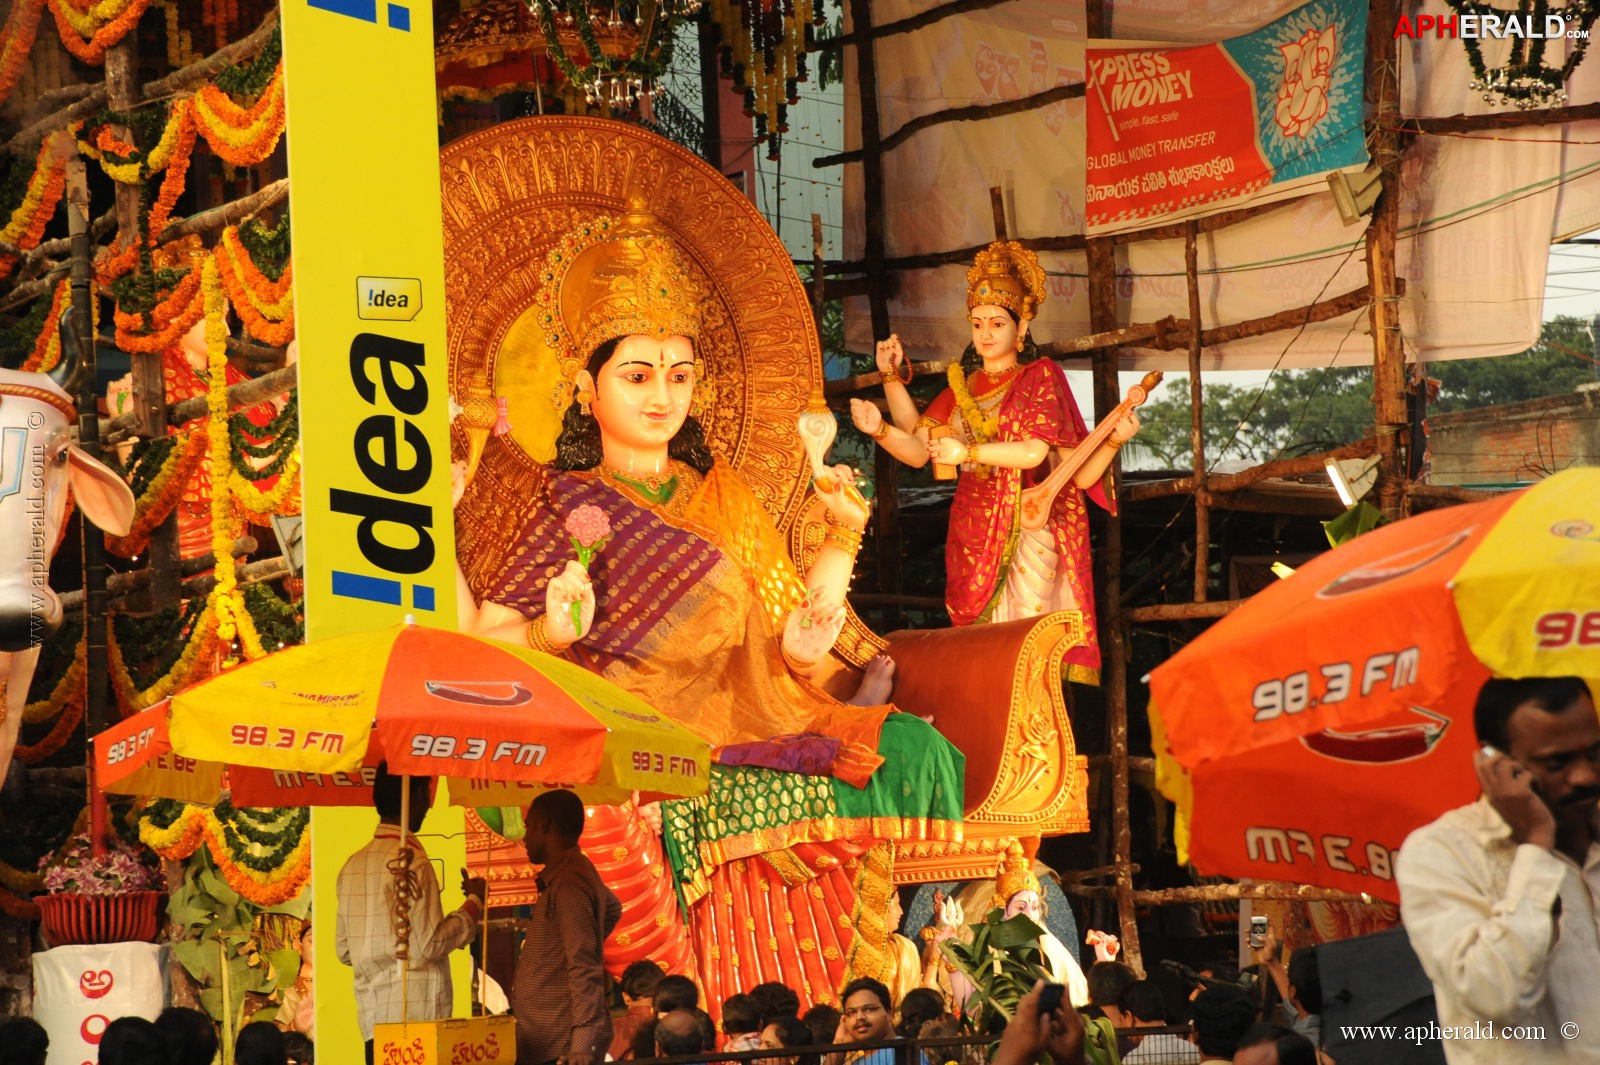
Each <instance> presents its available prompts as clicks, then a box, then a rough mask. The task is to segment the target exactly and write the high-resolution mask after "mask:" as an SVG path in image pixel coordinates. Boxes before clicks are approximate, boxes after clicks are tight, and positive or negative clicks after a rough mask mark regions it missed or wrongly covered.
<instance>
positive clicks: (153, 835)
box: [139, 799, 206, 862]
mask: <svg viewBox="0 0 1600 1065" xmlns="http://www.w3.org/2000/svg"><path fill="white" fill-rule="evenodd" d="M205 838H206V819H205V809H204V808H203V807H200V806H191V805H189V804H188V803H182V802H178V801H177V800H175V799H160V800H157V801H156V802H153V803H151V804H149V805H148V806H146V807H145V808H144V809H143V810H141V811H140V812H139V842H141V843H143V844H144V845H145V846H146V847H149V848H150V849H151V850H153V851H155V852H156V854H158V855H159V856H161V857H162V858H165V859H166V860H167V861H170V862H181V861H183V860H184V859H185V858H187V857H189V855H191V854H193V853H194V852H195V851H197V850H199V849H200V845H201V844H202V843H204V842H205Z"/></svg>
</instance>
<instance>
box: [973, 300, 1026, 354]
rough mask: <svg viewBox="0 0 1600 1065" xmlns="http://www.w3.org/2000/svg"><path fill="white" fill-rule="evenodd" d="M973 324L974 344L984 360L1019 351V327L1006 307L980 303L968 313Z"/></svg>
mask: <svg viewBox="0 0 1600 1065" xmlns="http://www.w3.org/2000/svg"><path fill="white" fill-rule="evenodd" d="M967 322H968V324H970V325H971V326H972V346H973V348H974V349H976V350H977V352H978V357H979V358H980V359H982V360H983V361H984V362H993V361H994V360H996V359H1005V358H1008V357H1010V356H1013V355H1015V354H1016V353H1017V336H1018V333H1019V329H1018V327H1017V323H1016V321H1015V320H1014V319H1013V318H1012V317H1011V314H1010V312H1008V311H1007V310H1006V309H1005V308H1004V307H994V306H989V305H980V306H977V307H974V308H972V310H971V311H970V312H968V314H967Z"/></svg>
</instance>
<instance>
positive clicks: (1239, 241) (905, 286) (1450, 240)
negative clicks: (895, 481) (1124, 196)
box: [845, 0, 1600, 370]
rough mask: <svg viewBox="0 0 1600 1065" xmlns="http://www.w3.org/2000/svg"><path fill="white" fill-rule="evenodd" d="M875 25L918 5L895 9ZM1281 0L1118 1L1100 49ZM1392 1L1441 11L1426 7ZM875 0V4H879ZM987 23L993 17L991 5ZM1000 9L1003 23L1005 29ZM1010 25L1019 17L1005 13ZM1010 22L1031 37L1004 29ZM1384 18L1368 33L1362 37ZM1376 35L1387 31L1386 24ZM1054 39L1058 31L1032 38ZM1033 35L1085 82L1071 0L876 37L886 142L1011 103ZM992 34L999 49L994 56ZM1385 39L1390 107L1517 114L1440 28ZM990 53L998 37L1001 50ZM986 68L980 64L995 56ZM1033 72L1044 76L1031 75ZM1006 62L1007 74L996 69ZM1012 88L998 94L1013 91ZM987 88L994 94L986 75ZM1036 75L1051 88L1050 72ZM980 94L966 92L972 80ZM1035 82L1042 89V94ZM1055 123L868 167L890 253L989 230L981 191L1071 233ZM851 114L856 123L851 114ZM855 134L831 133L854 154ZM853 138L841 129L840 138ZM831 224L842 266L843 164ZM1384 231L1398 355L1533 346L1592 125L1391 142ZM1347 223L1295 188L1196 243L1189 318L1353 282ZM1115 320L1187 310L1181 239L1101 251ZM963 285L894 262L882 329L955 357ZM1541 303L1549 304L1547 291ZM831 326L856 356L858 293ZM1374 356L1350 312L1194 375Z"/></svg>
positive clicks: (1596, 141) (957, 125) (1183, 39)
mask: <svg viewBox="0 0 1600 1065" xmlns="http://www.w3.org/2000/svg"><path fill="white" fill-rule="evenodd" d="M879 6H880V5H874V9H873V15H874V19H875V21H889V20H890V19H891V18H899V17H903V16H904V15H906V14H912V13H915V12H916V11H918V10H924V9H926V8H927V7H930V6H933V2H932V0H893V2H890V3H885V4H883V5H881V6H883V7H884V8H885V11H884V14H883V15H882V16H879V13H878V7H879ZM1296 6H1298V4H1297V3H1295V2H1287V0H1276V2H1274V0H1247V2H1244V3H1238V2H1234V0H1117V2H1116V3H1115V4H1114V6H1113V11H1112V24H1111V31H1112V33H1113V34H1114V35H1115V37H1116V38H1118V39H1131V40H1142V41H1151V40H1156V41H1168V42H1172V43H1198V42H1205V41H1216V40H1221V39H1223V38H1227V37H1231V36H1237V35H1239V34H1242V33H1247V32H1249V31H1251V30H1253V29H1256V28H1257V27H1259V26H1261V25H1263V24H1265V23H1267V22H1270V21H1272V20H1273V19H1275V18H1278V17H1280V16H1282V15H1284V14H1285V13H1287V12H1289V11H1291V10H1293V9H1294V8H1295V7H1296ZM1412 6H1413V5H1409V4H1408V5H1407V8H1408V13H1409V14H1410V16H1411V17H1412V18H1413V19H1414V18H1415V17H1416V15H1418V14H1422V13H1428V14H1434V15H1447V14H1449V13H1450V12H1449V9H1448V7H1447V6H1446V4H1445V3H1444V0H1423V2H1422V3H1420V4H1418V5H1415V10H1410V8H1412ZM890 9H893V10H892V11H891V10H890ZM1002 13H1003V14H1002ZM1002 18H1003V19H1004V22H1003V23H1002V22H1001V20H1002ZM1013 19H1015V20H1016V21H1015V23H1013V22H1012V20H1013ZM1012 25H1016V26H1019V27H1020V26H1026V27H1028V28H1029V30H1031V33H1030V32H1028V31H1027V30H1015V31H1012V32H1013V34H1015V35H1014V36H1004V35H1003V33H1002V31H1003V30H1005V29H1007V28H1009V27H1010V26H1012ZM1380 29H1381V28H1380ZM1389 32H1392V29H1391V30H1390V31H1389ZM1049 34H1054V36H1049ZM1032 39H1038V40H1039V41H1040V42H1041V43H1042V44H1043V46H1044V47H1045V51H1046V55H1047V56H1048V57H1050V64H1047V65H1046V66H1047V67H1048V66H1050V65H1051V64H1053V62H1054V57H1055V56H1056V55H1057V54H1059V55H1062V56H1067V57H1069V59H1068V61H1067V62H1066V63H1063V64H1061V65H1062V66H1063V67H1064V68H1065V69H1067V70H1070V71H1071V72H1072V77H1074V78H1077V77H1080V76H1081V69H1082V67H1081V56H1082V55H1083V46H1084V43H1085V38H1084V24H1083V19H1082V8H1081V5H1080V4H1078V3H1077V2H1076V0H1074V2H1073V3H1070V4H1064V3H1054V2H1051V0H1014V2H1013V3H1008V4H1004V5H1001V6H999V7H996V8H990V9H987V10H985V11H982V12H975V13H973V14H970V15H962V16H956V17H953V18H949V19H944V20H941V21H939V22H936V23H934V24H932V25H930V26H927V27H924V28H922V29H920V30H917V31H915V32H913V33H905V34H897V35H895V36H893V37H890V38H887V39H884V40H881V41H879V42H878V43H877V56H878V60H877V69H878V84H879V96H880V100H881V101H882V106H883V108H884V110H885V118H884V121H883V123H882V128H883V131H884V132H885V133H888V132H891V131H892V130H894V129H896V128H898V126H899V125H900V124H901V123H902V122H903V121H904V119H905V118H907V117H910V114H902V113H900V112H899V111H898V110H896V109H897V108H905V109H908V110H909V111H910V112H911V113H913V114H914V113H925V112H927V111H933V110H940V109H942V108H943V107H950V106H958V105H961V104H966V103H977V102H982V101H983V100H984V99H996V98H1005V97H1004V96H1002V95H1000V93H1001V92H1002V91H1004V92H1009V93H1011V95H1013V96H1016V95H1026V93H1027V91H1036V90H1035V89H1031V88H1029V89H1027V90H1025V91H1024V90H1023V89H1022V85H1025V84H1031V83H1028V82H1027V81H1026V79H1027V77H1028V75H1029V72H1030V71H1031V70H1032V69H1033V67H1032V66H1030V65H1029V63H1028V62H1027V61H1026V59H1025V57H1026V56H1028V55H1029V48H1030V47H1032ZM996 42H999V45H1000V46H997V43H996ZM1398 43H1399V44H1400V85H1401V103H1400V110H1401V112H1402V113H1403V114H1406V115H1425V116H1448V115H1456V114H1483V113H1497V112H1500V111H1506V110H1514V108H1508V107H1507V106H1505V105H1501V106H1499V107H1493V106H1490V105H1489V104H1487V103H1486V102H1484V100H1483V99H1482V97H1481V95H1480V94H1478V93H1474V92H1473V91H1472V89H1471V88H1470V84H1469V83H1470V82H1471V80H1472V76H1473V75H1472V72H1471V69H1470V67H1469V66H1468V62H1467V56H1466V52H1465V50H1464V48H1463V47H1462V42H1461V41H1459V40H1451V39H1448V38H1443V39H1435V38H1433V37H1432V36H1429V37H1428V38H1426V39H1419V40H1409V39H1405V38H1402V39H1401V40H1400V41H1399V42H1398ZM1508 43H1509V42H1496V41H1484V42H1482V44H1483V46H1484V47H1483V50H1484V57H1485V61H1486V62H1487V63H1488V64H1490V65H1491V66H1493V65H1495V64H1496V63H1498V62H1500V61H1502V60H1503V54H1502V53H1503V52H1504V51H1505V48H1506V47H1507V45H1508ZM1002 46H1003V47H1002ZM1571 46H1572V44H1571V42H1565V41H1550V42H1548V45H1547V48H1546V60H1545V61H1546V62H1547V63H1551V64H1554V63H1558V62H1560V57H1562V56H1564V55H1565V54H1567V49H1568V48H1570V47H1571ZM1002 55H1003V56H1004V57H1005V58H1004V59H1003V61H1000V62H998V63H997V64H995V72H994V73H992V74H989V75H986V74H985V72H986V71H989V70H990V67H991V62H992V60H994V59H995V58H997V57H1001V56H1002ZM1041 69H1045V68H1041ZM1007 71H1010V72H1011V73H1009V74H1008V73H1006V72H1007ZM1017 79H1021V82H1019V84H1018V85H1017V86H1016V87H1015V88H1013V87H1012V82H1013V81H1016V80H1017ZM991 83H992V84H993V85H994V86H995V92H994V94H993V95H991V96H987V97H986V96H985V95H984V94H983V92H982V90H983V87H984V86H985V85H988V84H991ZM1049 83H1051V84H1053V83H1054V82H1053V81H1052V82H1049ZM975 86H976V88H975ZM1040 87H1044V86H1043V84H1041V85H1040ZM1567 91H1568V94H1569V97H1570V101H1571V102H1572V103H1585V102H1591V101H1595V100H1600V60H1596V59H1595V58H1594V57H1592V56H1591V57H1588V58H1587V59H1586V60H1585V62H1583V63H1582V64H1580V65H1579V67H1578V68H1577V71H1576V72H1575V74H1574V75H1573V77H1572V78H1571V80H1570V81H1569V83H1568V86H1567ZM1055 106H1057V107H1064V108H1066V109H1067V113H1068V114H1069V116H1070V118H1069V122H1068V124H1067V125H1066V126H1064V127H1062V129H1061V131H1060V132H1059V134H1050V135H1049V136H1046V135H1045V134H1046V132H1047V127H1045V125H1044V119H1043V115H1042V113H1040V112H1024V113H1021V114H1016V115H1008V116H1003V117H1000V118H992V119H983V120H979V121H974V122H954V123H946V124H943V125H938V126H934V127H931V128H929V129H926V130H923V131H922V132H920V133H918V134H917V135H916V136H914V137H912V138H910V139H909V140H907V141H906V142H905V143H904V144H902V145H900V146H899V147H898V148H896V149H895V150H894V151H892V152H890V153H889V154H888V156H887V157H886V159H885V173H886V177H887V181H886V188H885V216H886V239H887V245H888V254H889V255H890V256H894V255H905V254H915V253H918V252H928V251H941V250H948V249H952V248H959V247H964V246H969V245H973V244H978V243H982V242H985V241H987V240H989V239H990V238H991V237H992V228H991V225H990V212H989V209H988V192H987V190H988V187H989V186H990V185H1000V186H1002V187H1004V188H1006V189H1007V192H1008V200H1009V202H1010V203H1011V204H1012V205H1013V208H1014V210H1013V222H1012V226H1011V232H1012V234H1013V235H1014V236H1020V237H1043V236H1062V235H1066V234H1071V233H1082V232H1083V225H1082V218H1083V211H1082V206H1083V154H1084V145H1083V137H1082V126H1081V123H1082V115H1083V108H1082V101H1081V100H1072V101H1069V102H1068V103H1067V104H1064V105H1055ZM850 111H851V113H852V119H851V122H852V123H854V117H853V112H854V108H851V109H850ZM858 130H859V127H858V126H856V125H854V124H852V125H849V126H848V127H847V143H848V144H849V146H851V147H855V146H858V145H859V132H858ZM852 138H853V139H852ZM845 171H846V172H845V218H846V225H847V229H848V233H847V237H848V242H849V243H848V249H849V255H850V257H852V258H854V257H859V256H860V255H861V253H862V216H863V211H862V196H861V173H860V171H861V168H860V166H859V165H858V164H853V165H851V166H848V167H846V168H845ZM1398 184H1399V195H1400V197H1401V204H1400V207H1401V221H1400V227H1401V235H1400V240H1399V243H1398V246H1397V249H1396V268H1397V271H1398V273H1399V274H1400V276H1401V277H1402V278H1404V280H1405V283H1406V292H1405V296H1404V297H1403V299H1402V300H1401V302H1400V318H1401V329H1402V332H1403V335H1404V343H1405V349H1406V354H1407V357H1408V358H1410V359H1420V360H1424V361H1426V360H1432V359H1450V358H1465V357H1471V356H1483V355H1504V354H1511V353H1514V352H1517V351H1521V350H1523V349H1525V348H1527V347H1528V346H1529V345H1531V344H1532V343H1533V342H1534V341H1535V340H1536V339H1537V338H1538V334H1539V323H1540V321H1541V319H1542V317H1543V311H1544V286H1545V273H1546V270H1547V265H1548V258H1549V245H1550V242H1551V241H1552V240H1554V239H1558V238H1559V237H1563V236H1570V235H1572V234H1574V233H1578V232H1583V231H1586V230H1588V229H1590V228H1595V227H1600V122H1597V121H1591V122H1584V123H1571V124H1568V125H1566V126H1536V127H1524V128H1520V129H1507V130H1493V131H1488V132H1485V133H1480V134H1471V135H1463V136H1454V135H1425V136H1419V137H1417V138H1416V139H1415V140H1414V141H1413V142H1412V144H1411V145H1410V147H1409V148H1408V149H1407V150H1406V153H1405V156H1404V162H1403V165H1402V168H1401V173H1400V180H1399V183H1398ZM1364 230H1365V222H1364V221H1363V222H1361V223H1359V224H1357V225H1354V226H1348V227H1347V226H1344V225H1343V224H1341V222H1340V220H1339V217H1338V214H1337V212H1336V211H1335V210H1334V206H1333V198H1332V195H1331V194H1330V193H1328V192H1326V191H1320V192H1313V193H1311V194H1310V195H1308V196H1306V197H1304V198H1302V199H1299V200H1297V201H1295V202H1293V203H1291V204H1289V205H1287V206H1284V207H1280V208H1279V209H1277V210H1275V211H1272V212H1269V213H1267V214H1265V215H1263V216H1261V217H1259V218H1256V219H1253V220H1250V221H1248V222H1244V223H1241V224H1238V225H1235V226H1231V227H1229V228H1227V229H1224V230H1220V231H1217V232H1215V233H1212V234H1209V235H1206V236H1204V237H1202V239H1201V241H1200V247H1199V268H1200V270H1201V314H1202V317H1203V323H1204V325H1205V327H1206V328H1215V327H1217V326H1221V325H1228V324H1232V323H1235V322H1239V321H1243V320H1247V319H1254V318H1260V317H1265V316H1267V315H1270V314H1274V313H1277V312H1279V311H1284V310H1289V309H1292V308H1296V307H1302V306H1306V305H1308V304H1311V303H1314V302H1317V301H1319V300H1326V299H1330V298H1332V297H1334V296H1339V295H1343V294H1345V293H1347V292H1350V291H1351V290H1353V289H1357V288H1359V287H1360V286H1362V285H1363V284H1365V283H1366V249H1365V243H1364V240H1363V233H1364ZM1041 261H1043V262H1044V263H1045V266H1046V269H1047V270H1049V271H1051V272H1052V277H1051V298H1050V300H1049V301H1048V302H1046V304H1045V305H1044V307H1043V308H1042V310H1041V316H1040V320H1039V321H1038V322H1037V323H1036V326H1035V335H1036V336H1037V337H1038V338H1039V339H1040V340H1041V341H1045V342H1047V341H1052V340H1063V339H1069V338H1071V337H1072V336H1075V335H1080V334H1083V333H1087V332H1088V331H1089V320H1088V319H1089V316H1088V302H1087V297H1086V291H1085V286H1084V278H1083V274H1084V259H1083V256H1082V255H1081V254H1072V253H1067V254H1057V255H1043V256H1041ZM1117 272H1118V275H1119V280H1118V285H1117V297H1118V301H1117V311H1118V320H1119V324H1121V325H1126V324H1129V323H1134V322H1154V321H1158V320H1160V319H1162V318H1164V317H1166V316H1168V315H1173V316H1175V317H1178V318H1186V317H1188V298H1187V290H1186V286H1185V282H1184V262H1183V243H1182V241H1181V240H1172V241H1155V242H1141V243H1135V244H1128V245H1124V246H1122V247H1119V248H1118V249H1117ZM964 291H965V284H964V275H963V273H962V270H961V269H960V268H959V267H941V268H938V269H935V270H914V271H906V272H904V273H902V274H901V275H900V277H899V290H898V292H897V293H896V296H895V298H894V300H893V301H892V302H891V305H890V317H891V327H892V328H893V329H894V330H895V331H896V332H898V333H899V334H900V336H901V339H902V340H903V341H904V342H905V344H906V347H907V350H908V351H911V352H912V353H913V355H914V356H916V357H922V358H931V357H937V356H945V357H949V356H953V355H955V354H956V353H958V352H959V351H960V350H961V349H962V348H963V347H964V346H965V345H966V343H967V340H968V335H967V332H968V331H967V328H966V324H965V314H966V304H965V300H964ZM1551 310H1552V311H1555V312H1559V311H1560V310H1561V305H1560V304H1559V303H1555V304H1553V305H1552V307H1551ZM846 314H847V318H846V338H847V340H848V342H849V343H850V346H851V347H852V348H853V349H855V350H870V346H871V341H872V339H873V338H872V337H871V336H870V332H871V328H870V320H869V318H868V315H867V309H866V301H865V300H864V299H858V300H853V301H850V302H849V303H847V305H846ZM1371 360H1372V341H1371V337H1370V334H1369V332H1368V324H1367V311H1366V309H1365V308H1362V309H1361V310H1359V311H1356V312H1353V313H1350V314H1346V315H1343V316H1341V317H1339V318H1335V319H1331V320H1329V321H1326V322H1319V323H1313V324H1310V325H1308V326H1306V327H1305V328H1304V329H1291V330H1285V331H1279V332H1275V333H1270V334H1267V335H1264V336H1259V337H1249V338H1245V339H1242V340H1237V341H1233V342H1230V343H1228V344H1224V345H1218V346H1216V347H1210V348H1207V349H1206V351H1205V358H1204V362H1203V366H1204V367H1205V368H1207V369H1229V370H1249V369H1267V368H1271V367H1274V366H1280V367H1320V366H1330V365H1365V364H1370V362H1371ZM1185 365H1186V354H1185V353H1184V352H1183V351H1171V352H1158V351H1153V350H1148V349H1128V350H1127V351H1126V353H1125V359H1124V363H1123V368H1124V369H1140V370H1143V369H1150V368H1162V369H1169V370H1171V369H1182V368H1183V367H1184V366H1185Z"/></svg>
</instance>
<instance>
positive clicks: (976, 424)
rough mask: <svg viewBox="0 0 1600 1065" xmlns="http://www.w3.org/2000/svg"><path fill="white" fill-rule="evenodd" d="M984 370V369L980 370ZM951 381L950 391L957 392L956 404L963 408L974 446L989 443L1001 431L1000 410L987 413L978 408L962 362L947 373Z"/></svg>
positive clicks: (947, 377)
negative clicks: (962, 367) (963, 370)
mask: <svg viewBox="0 0 1600 1065" xmlns="http://www.w3.org/2000/svg"><path fill="white" fill-rule="evenodd" d="M979 372H982V371H979ZM945 377H946V380H948V381H949V382H950V391H951V392H953V393H955V397H956V406H957V407H959V408H960V409H961V417H962V418H963V419H964V420H965V421H966V423H967V431H968V432H970V433H971V434H972V439H973V441H974V445H973V446H977V445H978V444H987V443H988V442H989V441H991V440H993V439H994V438H995V434H996V433H998V432H999V431H1000V410H999V408H996V409H995V412H994V413H993V414H985V413H983V411H982V410H980V409H979V408H978V404H977V401H976V400H974V399H973V398H972V390H971V389H970V388H968V387H967V375H966V374H964V373H962V372H961V364H960V363H955V364H953V365H952V366H951V367H950V369H949V370H948V371H946V374H945Z"/></svg>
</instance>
